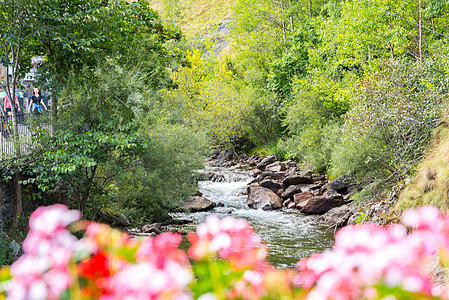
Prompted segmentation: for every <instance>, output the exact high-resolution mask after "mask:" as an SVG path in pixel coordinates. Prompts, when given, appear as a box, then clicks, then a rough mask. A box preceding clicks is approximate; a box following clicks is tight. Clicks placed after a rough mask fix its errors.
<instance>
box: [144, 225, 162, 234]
mask: <svg viewBox="0 0 449 300" xmlns="http://www.w3.org/2000/svg"><path fill="white" fill-rule="evenodd" d="M142 232H143V233H155V234H161V233H162V230H161V224H159V223H153V224H145V225H143V226H142Z"/></svg>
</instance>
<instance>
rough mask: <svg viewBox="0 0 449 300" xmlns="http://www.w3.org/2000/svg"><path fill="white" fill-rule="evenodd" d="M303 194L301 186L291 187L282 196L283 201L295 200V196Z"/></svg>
mask: <svg viewBox="0 0 449 300" xmlns="http://www.w3.org/2000/svg"><path fill="white" fill-rule="evenodd" d="M301 192H302V189H301V186H299V185H291V186H289V187H288V188H287V189H286V190H285V191H284V193H283V194H282V199H284V200H287V199H290V198H293V195H294V194H299V193H301Z"/></svg>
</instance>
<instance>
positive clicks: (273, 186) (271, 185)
mask: <svg viewBox="0 0 449 300" xmlns="http://www.w3.org/2000/svg"><path fill="white" fill-rule="evenodd" d="M259 185H260V186H261V187H264V188H267V189H270V190H272V191H273V192H275V193H276V194H277V192H278V191H279V190H281V189H282V184H280V183H279V182H277V181H274V180H271V179H264V180H262V181H261V182H260V183H259Z"/></svg>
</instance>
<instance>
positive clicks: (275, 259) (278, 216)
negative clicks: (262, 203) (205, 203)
mask: <svg viewBox="0 0 449 300" xmlns="http://www.w3.org/2000/svg"><path fill="white" fill-rule="evenodd" d="M208 171H210V170H208ZM212 171H213V172H214V173H216V174H218V175H223V176H224V178H225V180H226V181H224V182H211V181H202V182H199V188H200V191H201V192H202V193H203V196H204V197H206V198H208V199H209V200H211V201H214V202H215V203H219V202H221V203H223V204H224V207H217V208H215V209H213V210H211V211H208V212H199V213H190V214H183V213H182V214H173V217H175V218H180V219H189V220H192V221H193V224H188V225H183V226H177V228H176V230H179V231H182V232H187V231H192V230H195V227H196V225H197V224H199V223H201V222H203V221H204V220H205V219H206V217H207V216H209V215H211V214H216V215H217V216H218V217H225V216H229V215H231V216H233V217H236V218H243V219H246V220H247V221H248V222H249V223H250V224H251V225H252V226H253V227H254V229H255V231H256V232H257V233H258V234H259V235H260V236H261V238H262V240H263V241H264V242H265V243H267V244H268V246H269V249H270V256H269V258H270V262H271V263H273V264H274V265H275V266H276V267H278V268H291V267H294V265H295V263H296V262H297V261H298V260H299V259H301V258H303V257H307V256H309V255H310V254H312V253H314V252H322V251H324V250H326V249H330V248H331V247H332V245H333V242H334V238H333V237H334V232H333V230H331V229H329V228H328V227H326V226H323V225H319V224H315V223H310V217H309V216H305V215H303V214H301V213H299V212H297V211H295V210H284V209H282V210H277V211H263V210H254V209H249V208H248V206H247V205H246V198H247V196H246V194H245V192H246V188H247V184H248V183H249V182H250V181H251V180H252V178H251V177H249V176H248V175H247V172H246V171H243V170H230V169H228V168H220V169H218V168H215V169H213V170H212Z"/></svg>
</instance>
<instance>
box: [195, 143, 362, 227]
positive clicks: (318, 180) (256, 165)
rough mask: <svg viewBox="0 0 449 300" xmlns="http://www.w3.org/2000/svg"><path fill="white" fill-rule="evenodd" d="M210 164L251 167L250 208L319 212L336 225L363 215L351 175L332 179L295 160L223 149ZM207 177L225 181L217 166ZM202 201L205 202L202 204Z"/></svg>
mask: <svg viewBox="0 0 449 300" xmlns="http://www.w3.org/2000/svg"><path fill="white" fill-rule="evenodd" d="M208 164H209V165H211V166H214V167H230V168H244V169H248V172H249V175H250V176H252V177H253V178H254V180H253V181H251V182H250V183H249V184H248V187H247V205H248V207H250V208H253V209H262V210H276V209H282V208H283V209H292V210H298V211H300V212H301V213H304V214H309V215H317V218H315V220H316V221H318V222H326V223H328V224H330V225H332V226H336V227H341V226H345V225H347V224H354V223H355V222H356V219H357V218H358V217H359V208H357V207H356V206H355V205H354V204H353V201H352V199H351V196H352V195H353V194H354V193H355V192H356V191H357V190H358V186H357V184H355V181H354V180H353V179H352V178H350V176H341V177H338V178H335V179H333V180H330V181H329V180H328V178H327V177H326V176H323V175H319V174H313V173H312V172H311V171H308V170H301V169H300V168H299V167H298V164H297V162H295V161H292V160H287V161H279V160H278V158H277V157H276V155H270V156H267V157H261V156H257V155H253V156H247V155H243V156H240V157H235V156H232V155H229V153H226V152H225V151H222V152H219V153H217V154H216V155H215V156H213V157H212V158H211V159H210V160H209V162H208ZM203 176H204V177H205V178H207V179H208V180H212V181H221V180H223V178H221V177H220V176H219V175H217V174H215V173H214V172H213V169H212V171H209V172H207V173H206V174H203ZM198 199H200V200H201V201H200V202H199V206H198V209H200V208H201V207H206V206H209V205H210V203H209V202H205V201H204V199H201V198H198ZM206 200H207V199H206ZM201 202H203V203H205V204H203V205H201ZM188 203H189V205H192V204H191V202H188ZM209 207H213V206H209Z"/></svg>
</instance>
